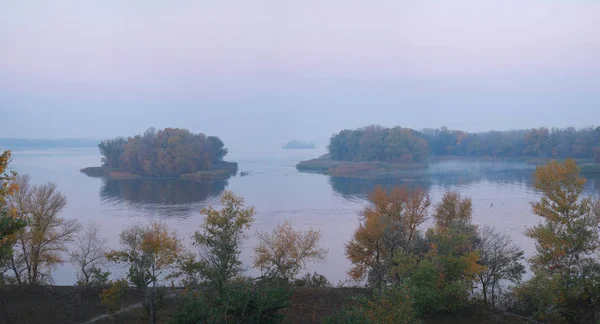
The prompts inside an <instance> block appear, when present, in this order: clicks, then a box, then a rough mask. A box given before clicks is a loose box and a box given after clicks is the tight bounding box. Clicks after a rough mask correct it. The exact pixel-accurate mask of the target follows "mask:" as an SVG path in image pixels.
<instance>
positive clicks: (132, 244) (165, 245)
mask: <svg viewBox="0 0 600 324" xmlns="http://www.w3.org/2000/svg"><path fill="white" fill-rule="evenodd" d="M119 241H120V243H121V246H122V249H121V250H113V251H110V252H109V253H108V254H107V255H106V257H107V259H108V260H109V261H112V262H116V263H123V264H127V265H129V272H128V274H127V277H128V278H129V281H130V282H131V283H133V284H134V285H136V286H137V287H140V288H144V289H145V291H146V302H147V305H148V310H149V315H150V322H151V323H156V308H157V305H156V302H157V283H158V282H159V281H160V280H162V279H164V278H165V276H166V275H167V272H168V270H170V269H171V268H173V267H175V266H176V265H177V261H178V258H179V255H180V254H181V253H182V252H183V247H182V244H181V241H180V240H179V237H178V235H177V233H176V232H174V231H171V230H170V229H169V228H168V226H167V225H166V224H164V223H152V224H150V225H146V226H141V225H135V226H132V227H130V228H127V229H125V230H123V232H121V235H120V240H119Z"/></svg>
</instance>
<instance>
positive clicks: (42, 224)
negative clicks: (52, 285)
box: [10, 175, 80, 284]
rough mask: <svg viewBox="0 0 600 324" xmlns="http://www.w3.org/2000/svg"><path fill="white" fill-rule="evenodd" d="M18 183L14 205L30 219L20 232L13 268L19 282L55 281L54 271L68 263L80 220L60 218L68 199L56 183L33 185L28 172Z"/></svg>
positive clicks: (12, 198)
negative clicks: (65, 259) (70, 243)
mask: <svg viewBox="0 0 600 324" xmlns="http://www.w3.org/2000/svg"><path fill="white" fill-rule="evenodd" d="M17 183H18V190H17V191H16V192H15V194H14V195H13V196H11V198H10V204H11V207H12V208H14V209H15V210H16V212H17V213H18V214H19V216H20V217H21V218H22V219H25V220H27V227H25V228H24V229H23V230H21V231H19V232H18V233H17V234H16V244H15V246H14V253H13V256H12V259H11V264H10V268H11V269H12V271H13V273H14V276H15V278H14V279H15V281H16V282H17V283H19V284H24V283H27V284H39V283H43V282H52V278H51V276H50V272H51V270H52V268H53V267H55V266H56V265H58V264H61V263H63V262H64V260H63V254H64V253H65V252H67V243H69V242H71V241H72V240H73V238H74V235H75V233H76V232H77V231H78V230H79V229H80V225H79V223H78V222H77V221H76V220H66V219H63V218H60V217H59V214H60V212H61V211H62V209H63V208H64V207H65V205H66V204H67V199H66V197H65V196H64V195H63V194H62V193H60V192H59V191H58V189H57V187H56V184H54V183H47V184H44V185H39V186H32V185H30V183H29V177H28V176H26V175H25V176H20V177H18V179H17Z"/></svg>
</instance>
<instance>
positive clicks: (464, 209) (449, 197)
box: [433, 191, 473, 228]
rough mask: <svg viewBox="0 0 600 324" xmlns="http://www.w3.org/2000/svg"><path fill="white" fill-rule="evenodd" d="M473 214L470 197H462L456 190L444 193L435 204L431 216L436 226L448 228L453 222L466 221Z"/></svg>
mask: <svg viewBox="0 0 600 324" xmlns="http://www.w3.org/2000/svg"><path fill="white" fill-rule="evenodd" d="M472 214H473V203H472V202H471V199H470V198H462V196H461V195H460V193H459V192H458V191H450V192H446V193H444V196H443V197H442V201H441V202H439V203H438V204H437V205H436V206H435V212H434V214H433V217H434V219H435V224H436V226H437V227H438V228H448V227H449V226H450V225H451V224H452V223H453V222H455V221H459V222H468V221H470V220H471V215H472Z"/></svg>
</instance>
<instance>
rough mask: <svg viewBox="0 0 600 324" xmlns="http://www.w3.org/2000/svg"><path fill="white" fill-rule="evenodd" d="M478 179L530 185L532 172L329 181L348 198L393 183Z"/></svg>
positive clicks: (444, 184) (426, 185)
mask: <svg viewBox="0 0 600 324" xmlns="http://www.w3.org/2000/svg"><path fill="white" fill-rule="evenodd" d="M482 181H488V182H493V183H497V184H504V185H515V184H516V185H523V184H524V185H526V186H527V187H533V175H532V171H531V170H512V171H504V172H477V173H466V172H444V173H431V174H413V175H405V176H403V177H386V178H369V179H361V178H347V177H330V178H329V183H330V184H331V187H332V188H333V190H334V191H335V192H336V193H337V194H339V195H341V196H342V197H345V198H348V199H363V198H365V197H366V196H368V195H369V193H370V192H372V191H373V189H375V187H377V186H382V187H384V188H386V189H389V188H392V187H394V186H398V185H399V186H405V187H407V188H410V189H415V188H418V189H421V190H425V191H429V190H430V189H431V187H432V186H436V187H440V188H449V187H453V188H455V187H459V188H460V187H463V186H469V185H472V184H474V183H479V182H482Z"/></svg>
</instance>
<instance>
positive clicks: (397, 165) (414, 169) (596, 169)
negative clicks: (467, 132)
mask: <svg viewBox="0 0 600 324" xmlns="http://www.w3.org/2000/svg"><path fill="white" fill-rule="evenodd" d="M549 160H551V159H547V158H539V157H521V158H512V159H509V158H493V157H458V156H457V157H454V156H443V157H434V158H430V159H429V161H428V163H414V162H408V163H403V162H384V161H336V160H331V159H330V158H329V156H328V155H327V154H326V155H323V156H321V157H318V158H316V159H311V160H306V161H301V162H299V163H298V164H297V165H296V169H297V170H298V171H300V172H309V173H319V174H326V175H330V176H337V177H357V178H370V177H384V176H394V175H402V174H408V173H419V172H423V171H427V170H430V169H431V167H432V166H436V165H442V164H443V163H450V162H458V163H460V162H465V163H490V165H492V164H493V163H511V164H521V165H523V167H524V168H527V169H534V168H535V166H536V165H541V164H545V163H546V162H547V161H549ZM582 162H583V163H580V164H579V166H580V167H581V172H582V173H583V174H600V164H598V163H590V162H589V161H587V160H585V159H583V160H582ZM492 170H493V168H492V169H490V171H492Z"/></svg>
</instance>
